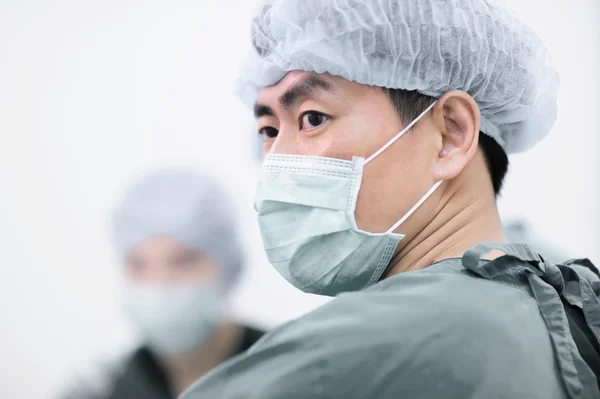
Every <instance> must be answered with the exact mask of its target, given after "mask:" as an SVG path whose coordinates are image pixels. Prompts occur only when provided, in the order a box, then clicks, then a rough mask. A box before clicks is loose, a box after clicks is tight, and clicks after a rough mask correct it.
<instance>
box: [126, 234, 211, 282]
mask: <svg viewBox="0 0 600 399" xmlns="http://www.w3.org/2000/svg"><path fill="white" fill-rule="evenodd" d="M217 272H218V269H217V267H216V265H215V264H214V263H213V262H212V261H211V260H210V259H209V258H208V257H206V256H204V255H202V254H201V253H199V252H197V251H194V250H191V249H189V248H187V247H184V246H183V245H180V244H179V243H177V242H175V241H173V240H171V239H169V238H166V237H155V238H150V239H147V240H145V241H143V242H142V243H140V244H139V245H137V246H136V247H135V248H134V249H133V250H132V251H131V252H130V253H129V255H128V256H127V259H126V260H125V278H126V279H127V280H129V281H131V282H135V283H148V284H170V283H190V282H201V281H206V282H208V281H214V280H215V279H216V278H217Z"/></svg>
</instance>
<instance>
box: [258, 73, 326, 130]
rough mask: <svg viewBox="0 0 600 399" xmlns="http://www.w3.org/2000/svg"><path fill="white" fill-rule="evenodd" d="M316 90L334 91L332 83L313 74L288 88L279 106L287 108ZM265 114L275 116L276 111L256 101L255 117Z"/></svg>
mask: <svg viewBox="0 0 600 399" xmlns="http://www.w3.org/2000/svg"><path fill="white" fill-rule="evenodd" d="M315 90H324V91H328V92H333V88H332V86H331V84H330V83H329V82H327V81H325V80H323V79H321V78H319V77H318V76H315V75H311V76H308V77H307V78H305V79H303V80H302V81H300V82H299V83H298V84H296V85H295V86H293V87H291V88H290V89H288V90H287V91H286V92H285V93H283V95H282V96H281V97H280V98H279V106H280V107H281V108H282V109H284V110H287V109H289V108H291V107H292V105H294V104H295V103H296V102H297V101H299V100H300V99H302V98H304V97H307V96H309V95H310V94H311V93H312V92H313V91H315ZM263 116H275V111H273V108H271V107H269V106H268V105H264V104H260V103H256V104H255V105H254V117H255V118H256V119H259V118H261V117H263Z"/></svg>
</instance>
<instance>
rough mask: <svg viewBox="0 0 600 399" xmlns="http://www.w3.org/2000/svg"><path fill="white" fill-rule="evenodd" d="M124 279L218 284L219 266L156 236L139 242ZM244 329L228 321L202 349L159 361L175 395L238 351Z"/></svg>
mask: <svg viewBox="0 0 600 399" xmlns="http://www.w3.org/2000/svg"><path fill="white" fill-rule="evenodd" d="M124 278H125V279H126V280H129V281H131V282H134V283H138V284H177V283H190V282H211V283H215V284H218V278H219V269H218V267H217V265H216V264H215V263H213V262H212V260H210V259H209V258H208V257H206V256H204V255H203V254H201V253H199V252H197V251H194V250H192V249H189V248H187V247H185V246H183V245H180V244H179V243H177V242H175V241H173V240H171V239H169V238H167V237H154V238H149V239H147V240H145V241H144V242H142V243H140V244H139V245H137V246H136V247H135V248H134V249H133V250H132V251H131V252H130V253H129V255H128V256H127V259H126V260H125V268H124ZM240 338H241V328H240V327H239V326H237V325H235V324H231V323H224V324H223V325H222V326H221V327H219V328H218V329H217V331H215V333H214V334H213V336H212V338H211V339H210V340H209V341H208V342H207V343H206V344H205V345H204V346H203V347H202V348H200V349H198V350H196V351H193V352H190V353H185V354H181V355H177V356H161V355H159V356H158V357H159V360H160V361H161V363H162V364H163V367H164V369H165V370H166V372H167V375H168V377H169V379H170V382H171V386H172V388H173V389H174V390H175V394H177V395H179V394H181V393H182V392H183V391H184V390H185V389H187V388H188V387H189V386H190V385H191V384H193V383H194V382H195V381H196V380H198V379H199V378H200V377H202V376H203V375H204V374H206V373H207V372H208V371H210V370H211V369H213V368H214V367H216V366H217V365H219V364H220V363H221V362H222V361H223V360H224V359H226V358H227V357H229V355H230V354H231V353H232V352H233V351H235V349H236V347H237V345H238V342H239V340H240Z"/></svg>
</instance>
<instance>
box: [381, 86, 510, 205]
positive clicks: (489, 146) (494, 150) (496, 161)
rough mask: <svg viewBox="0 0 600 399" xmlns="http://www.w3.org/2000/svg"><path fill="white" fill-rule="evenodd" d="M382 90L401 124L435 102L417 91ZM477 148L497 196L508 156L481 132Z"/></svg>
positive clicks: (490, 138) (505, 170) (415, 116)
mask: <svg viewBox="0 0 600 399" xmlns="http://www.w3.org/2000/svg"><path fill="white" fill-rule="evenodd" d="M383 90H384V91H385V92H386V93H387V94H388V96H389V97H390V100H391V101H392V104H393V105H394V108H395V109H396V112H397V113H398V116H399V117H400V120H401V121H402V123H403V124H408V123H410V122H412V121H413V120H415V119H416V118H417V117H418V116H419V115H421V113H423V112H424V111H425V110H426V109H427V107H429V106H430V105H431V104H433V102H434V101H435V99H434V98H433V97H429V96H426V95H424V94H421V93H419V92H418V91H408V90H400V89H387V88H384V89H383ZM479 147H480V148H481V150H482V151H483V155H484V157H485V163H486V165H487V169H488V172H489V174H490V178H491V180H492V185H493V187H494V194H495V195H496V196H498V195H499V194H500V191H501V190H502V184H503V183H504V178H505V177H506V173H507V172H508V164H509V162H508V156H507V155H506V152H505V151H504V150H503V149H502V147H501V146H500V144H498V143H497V142H496V140H494V139H493V138H492V137H490V136H488V135H487V134H485V133H483V132H479Z"/></svg>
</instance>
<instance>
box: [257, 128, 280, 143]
mask: <svg viewBox="0 0 600 399" xmlns="http://www.w3.org/2000/svg"><path fill="white" fill-rule="evenodd" d="M258 134H259V135H260V136H261V137H262V138H263V139H264V140H267V139H274V138H275V137H277V134H279V131H278V130H277V129H275V128H274V127H270V126H266V127H263V128H262V129H260V130H259V131H258Z"/></svg>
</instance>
